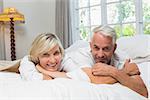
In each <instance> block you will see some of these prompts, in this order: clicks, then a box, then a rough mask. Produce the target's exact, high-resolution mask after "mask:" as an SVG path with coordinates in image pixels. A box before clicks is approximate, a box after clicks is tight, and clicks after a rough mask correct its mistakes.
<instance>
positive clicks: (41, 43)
mask: <svg viewBox="0 0 150 100" xmlns="http://www.w3.org/2000/svg"><path fill="white" fill-rule="evenodd" d="M56 45H59V49H60V52H61V54H62V56H64V49H63V47H62V44H61V42H60V40H59V38H58V37H57V35H56V34H54V33H42V34H40V35H38V36H37V37H36V38H35V40H34V41H33V42H32V45H31V48H30V50H29V54H30V60H31V61H32V62H34V63H35V64H38V63H39V60H38V57H39V55H42V54H44V53H47V52H49V50H50V49H52V48H53V47H54V46H56Z"/></svg>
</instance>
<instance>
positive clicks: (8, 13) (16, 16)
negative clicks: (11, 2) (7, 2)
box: [0, 8, 25, 23]
mask: <svg viewBox="0 0 150 100" xmlns="http://www.w3.org/2000/svg"><path fill="white" fill-rule="evenodd" d="M10 18H13V21H20V22H23V23H24V20H25V19H24V15H22V14H21V13H19V12H18V11H17V9H15V8H5V9H4V11H3V13H1V14H0V21H3V22H7V21H10V20H11V19H10Z"/></svg>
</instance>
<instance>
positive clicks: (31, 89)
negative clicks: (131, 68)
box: [0, 78, 147, 100]
mask: <svg viewBox="0 0 150 100" xmlns="http://www.w3.org/2000/svg"><path fill="white" fill-rule="evenodd" d="M0 100H147V99H146V98H144V97H142V96H141V95H139V94H137V93H135V92H134V91H132V90H130V89H128V88H126V87H124V86H122V85H120V84H118V83H117V84H114V85H105V84H103V85H95V84H91V83H87V82H81V81H75V80H70V79H65V78H57V79H55V80H50V81H22V80H18V81H17V80H16V81H12V80H9V81H8V80H7V81H6V80H4V81H0Z"/></svg>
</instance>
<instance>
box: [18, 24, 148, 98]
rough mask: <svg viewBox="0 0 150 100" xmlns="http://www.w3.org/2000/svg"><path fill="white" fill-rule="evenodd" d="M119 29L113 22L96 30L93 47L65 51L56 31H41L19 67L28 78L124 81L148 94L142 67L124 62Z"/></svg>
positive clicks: (22, 74) (91, 43)
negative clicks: (120, 52)
mask: <svg viewBox="0 0 150 100" xmlns="http://www.w3.org/2000/svg"><path fill="white" fill-rule="evenodd" d="M116 47H117V45H116V33H115V31H114V29H113V28H111V27H109V26H99V27H96V28H95V29H94V30H93V36H92V38H91V41H90V49H89V48H86V47H85V48H84V47H83V48H79V49H77V50H74V51H72V52H69V53H66V54H64V49H63V47H62V45H61V43H60V41H59V39H58V37H57V36H56V35H55V34H53V33H44V34H40V35H39V36H37V37H36V39H35V40H34V41H33V43H32V46H31V48H30V52H29V55H28V56H25V57H24V58H23V59H22V61H21V63H20V67H19V71H20V74H21V76H22V78H23V79H26V80H50V79H53V78H57V77H65V78H71V79H77V80H82V81H89V82H91V83H96V84H113V83H116V82H119V83H120V84H122V85H124V86H126V87H128V88H130V89H132V90H134V91H136V92H137V93H139V94H141V95H143V96H145V97H147V95H148V92H147V89H146V87H145V85H144V83H143V81H142V79H141V77H140V75H139V69H138V67H137V65H136V64H135V63H130V60H129V59H127V60H126V61H124V62H122V61H120V60H119V59H118V55H117V54H116V53H115V50H116Z"/></svg>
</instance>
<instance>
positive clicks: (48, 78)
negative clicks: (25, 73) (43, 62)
mask: <svg viewBox="0 0 150 100" xmlns="http://www.w3.org/2000/svg"><path fill="white" fill-rule="evenodd" d="M36 69H37V70H38V71H39V72H40V73H42V74H43V80H52V79H53V78H52V77H51V76H49V74H48V73H49V71H47V70H45V69H43V68H42V67H41V66H40V65H39V64H37V65H36Z"/></svg>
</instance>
